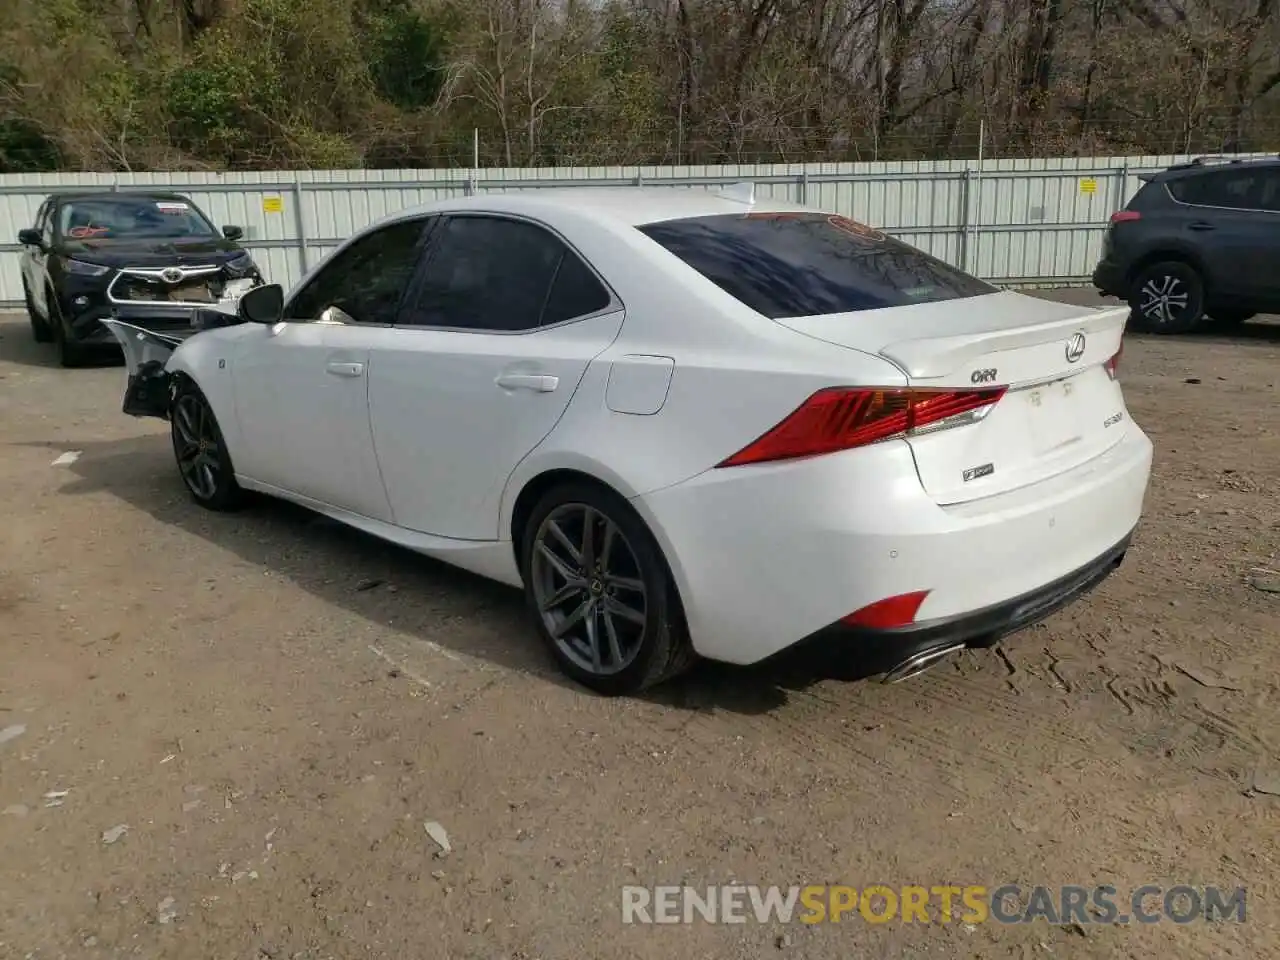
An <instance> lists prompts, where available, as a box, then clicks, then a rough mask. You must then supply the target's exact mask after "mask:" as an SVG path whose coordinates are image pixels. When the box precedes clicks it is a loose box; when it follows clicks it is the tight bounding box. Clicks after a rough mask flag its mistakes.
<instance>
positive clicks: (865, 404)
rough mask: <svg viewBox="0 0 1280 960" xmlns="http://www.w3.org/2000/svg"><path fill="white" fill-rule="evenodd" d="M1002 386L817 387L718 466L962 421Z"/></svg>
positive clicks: (806, 453)
mask: <svg viewBox="0 0 1280 960" xmlns="http://www.w3.org/2000/svg"><path fill="white" fill-rule="evenodd" d="M1004 391H1005V388H1004V387H992V388H990V389H986V390H888V389H883V390H877V389H865V388H856V387H831V388H828V389H826V390H819V391H818V392H817V393H815V394H814V395H813V396H811V397H810V398H809V399H808V400H806V401H805V402H804V403H803V404H801V405H800V407H799V409H797V410H796V411H795V412H794V413H792V414H791V415H790V416H789V417H787V418H786V419H785V420H783V421H782V422H781V423H779V424H778V425H777V426H776V427H774V428H773V429H772V430H770V431H769V432H768V433H766V434H765V435H764V436H762V437H760V439H758V440H756V441H755V442H754V443H751V444H748V445H747V446H745V447H743V448H742V449H741V450H739V451H738V452H737V453H735V454H734V455H733V456H731V457H729V458H728V459H727V460H724V461H722V462H721V463H719V464H717V466H720V467H737V466H741V465H743V464H747V463H765V462H768V461H771V460H793V459H795V458H797V457H813V456H817V455H819V454H823V453H835V452H836V451H838V450H848V449H850V448H852V447H862V446H866V445H867V444H869V443H878V442H879V441H881V440H888V439H891V438H893V437H902V436H908V435H910V434H912V433H918V432H921V431H922V430H936V429H941V428H943V427H946V426H952V425H953V424H951V423H948V422H946V421H950V420H953V419H954V420H955V421H956V422H955V424H954V425H955V426H959V425H960V424H961V423H964V422H967V421H966V420H963V419H959V418H962V417H964V416H965V415H966V414H974V415H976V413H977V411H980V410H983V409H985V408H987V407H990V406H991V405H992V404H994V403H995V402H996V401H997V400H999V399H1000V398H1001V397H1002V396H1004Z"/></svg>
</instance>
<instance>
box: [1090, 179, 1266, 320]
mask: <svg viewBox="0 0 1280 960" xmlns="http://www.w3.org/2000/svg"><path fill="white" fill-rule="evenodd" d="M1141 179H1142V180H1143V181H1145V182H1144V183H1143V186H1142V189H1140V190H1139V191H1138V192H1137V194H1135V195H1134V198H1133V199H1132V200H1130V201H1129V203H1128V205H1127V206H1126V207H1125V208H1124V209H1123V210H1120V211H1118V212H1117V213H1115V214H1113V215H1112V217H1111V225H1110V227H1108V228H1107V236H1106V239H1105V241H1104V242H1103V247H1102V260H1101V261H1099V263H1098V267H1097V269H1096V270H1094V273H1093V283H1094V286H1096V287H1097V288H1098V289H1099V290H1100V291H1101V292H1102V293H1104V294H1106V295H1108V296H1114V297H1119V298H1120V299H1122V300H1127V301H1128V302H1129V305H1130V306H1131V307H1132V308H1133V316H1132V319H1131V320H1130V326H1131V327H1132V328H1133V329H1135V330H1145V331H1150V332H1155V333H1186V332H1187V331H1189V330H1192V329H1193V328H1195V327H1196V326H1198V325H1199V324H1200V323H1201V321H1202V320H1203V319H1204V318H1205V317H1206V316H1208V317H1209V318H1210V319H1212V320H1214V321H1216V322H1218V323H1231V324H1235V323H1242V322H1243V321H1245V320H1248V319H1249V318H1250V317H1252V316H1254V315H1255V314H1258V313H1278V312H1280V158H1276V159H1265V160H1232V159H1227V158H1210V157H1203V158H1200V159H1198V160H1194V161H1192V162H1190V163H1184V164H1180V165H1178V166H1175V167H1170V168H1169V169H1168V170H1165V171H1162V172H1161V173H1156V174H1145V175H1143V176H1142V177H1141Z"/></svg>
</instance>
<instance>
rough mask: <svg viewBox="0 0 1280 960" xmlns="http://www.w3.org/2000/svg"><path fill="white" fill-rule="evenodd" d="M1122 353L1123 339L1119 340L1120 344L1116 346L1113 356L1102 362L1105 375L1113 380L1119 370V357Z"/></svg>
mask: <svg viewBox="0 0 1280 960" xmlns="http://www.w3.org/2000/svg"><path fill="white" fill-rule="evenodd" d="M1123 353H1124V341H1123V340H1121V341H1120V346H1119V347H1117V348H1116V352H1115V354H1114V356H1112V357H1111V359H1110V360H1108V361H1107V362H1106V363H1104V364H1103V365H1102V366H1103V369H1105V370H1106V371H1107V376H1108V377H1110V378H1111V379H1112V380H1114V379H1115V378H1116V377H1117V376H1118V375H1119V372H1120V357H1121V355H1122V354H1123Z"/></svg>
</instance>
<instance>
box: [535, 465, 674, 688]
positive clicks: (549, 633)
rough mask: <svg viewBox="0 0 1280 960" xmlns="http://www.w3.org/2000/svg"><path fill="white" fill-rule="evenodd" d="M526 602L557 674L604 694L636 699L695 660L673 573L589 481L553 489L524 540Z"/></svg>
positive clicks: (614, 502) (625, 509)
mask: <svg viewBox="0 0 1280 960" xmlns="http://www.w3.org/2000/svg"><path fill="white" fill-rule="evenodd" d="M520 566H521V573H522V574H523V577H524V583H525V596H526V599H527V601H528V604H529V608H530V612H531V613H532V614H533V618H534V622H535V624H536V625H537V629H538V632H539V634H540V635H541V636H542V638H543V641H544V642H545V643H546V644H547V647H548V648H549V649H550V651H551V654H552V656H553V657H555V660H556V662H557V663H558V664H559V665H560V668H561V669H562V670H563V671H564V672H565V673H566V674H568V675H569V676H570V677H571V678H573V679H574V680H576V681H578V682H579V683H581V684H582V685H583V686H586V687H589V688H591V689H592V690H595V691H597V692H598V693H603V694H607V695H610V696H617V695H621V694H630V693H637V692H639V691H641V690H644V689H646V688H647V687H651V686H653V685H654V684H657V683H660V682H662V681H663V680H667V679H670V678H671V677H674V676H675V675H676V674H678V673H680V672H682V671H683V670H685V669H686V668H687V667H688V666H689V665H690V664H691V663H692V662H693V648H692V646H691V645H690V643H689V635H688V629H687V627H686V625H685V619H684V612H683V610H682V608H681V605H680V599H679V596H678V594H677V591H676V586H675V581H674V580H673V579H672V576H671V571H670V569H669V568H668V567H667V563H666V560H665V559H663V556H662V551H661V549H660V548H659V546H658V543H657V541H656V540H655V539H654V537H653V534H651V533H650V532H649V530H648V528H647V527H646V526H645V524H644V521H643V520H641V518H640V517H639V516H638V515H637V514H636V512H635V511H634V510H633V509H632V508H631V507H630V506H629V505H628V504H627V502H626V501H625V500H623V499H622V498H621V497H619V496H617V495H616V494H614V493H612V492H611V491H609V490H607V489H605V488H603V487H600V486H596V485H594V484H590V483H586V482H570V483H565V484H561V485H558V486H556V487H553V488H552V489H551V490H549V491H548V492H547V493H546V494H545V495H543V497H542V498H541V499H540V500H539V501H538V503H537V504H536V505H535V506H534V508H533V511H532V512H531V513H530V515H529V518H528V522H527V523H526V524H525V528H524V532H523V536H522V538H521V564H520Z"/></svg>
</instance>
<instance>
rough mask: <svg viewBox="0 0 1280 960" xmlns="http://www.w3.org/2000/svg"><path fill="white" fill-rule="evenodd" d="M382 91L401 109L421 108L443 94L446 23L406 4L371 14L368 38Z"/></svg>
mask: <svg viewBox="0 0 1280 960" xmlns="http://www.w3.org/2000/svg"><path fill="white" fill-rule="evenodd" d="M364 41H365V42H364V50H365V55H366V57H367V58H368V63H369V72H370V74H371V76H372V78H373V83H374V86H375V88H376V89H377V91H378V93H379V94H380V95H381V96H382V97H383V98H384V99H385V100H387V101H388V102H390V103H392V104H394V105H395V106H397V107H399V108H400V109H401V110H420V109H422V108H423V107H427V106H430V105H431V104H433V103H434V102H435V100H436V98H437V97H438V96H439V95H440V90H441V87H442V86H443V84H444V72H445V66H446V41H447V38H446V35H445V29H444V27H443V25H442V24H441V23H439V22H436V21H433V20H429V19H427V18H425V17H423V16H421V15H420V14H418V13H417V12H415V11H413V10H410V9H407V8H405V7H403V6H396V7H392V8H391V9H389V10H387V11H386V12H383V13H378V14H375V15H374V16H372V17H370V18H369V22H368V24H367V26H366V31H365V38H364Z"/></svg>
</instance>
